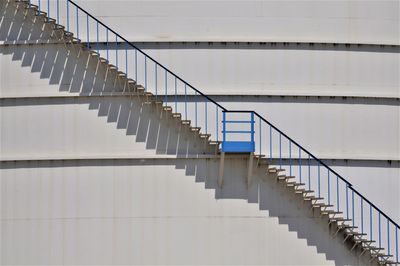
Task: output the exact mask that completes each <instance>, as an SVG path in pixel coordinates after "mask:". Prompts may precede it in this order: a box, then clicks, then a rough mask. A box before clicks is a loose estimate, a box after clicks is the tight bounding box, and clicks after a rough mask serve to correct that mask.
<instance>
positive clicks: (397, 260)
mask: <svg viewBox="0 0 400 266" xmlns="http://www.w3.org/2000/svg"><path fill="white" fill-rule="evenodd" d="M395 229H396V262H397V263H398V262H399V239H398V237H397V231H398V230H399V228H397V227H395Z"/></svg>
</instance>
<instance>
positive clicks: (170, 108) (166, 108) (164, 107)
mask: <svg viewBox="0 0 400 266" xmlns="http://www.w3.org/2000/svg"><path fill="white" fill-rule="evenodd" d="M163 110H164V111H171V110H172V107H171V106H163Z"/></svg>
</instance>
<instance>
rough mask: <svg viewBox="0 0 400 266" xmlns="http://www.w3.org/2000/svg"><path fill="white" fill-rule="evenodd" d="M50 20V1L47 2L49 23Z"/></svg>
mask: <svg viewBox="0 0 400 266" xmlns="http://www.w3.org/2000/svg"><path fill="white" fill-rule="evenodd" d="M49 20H50V0H47V21H49Z"/></svg>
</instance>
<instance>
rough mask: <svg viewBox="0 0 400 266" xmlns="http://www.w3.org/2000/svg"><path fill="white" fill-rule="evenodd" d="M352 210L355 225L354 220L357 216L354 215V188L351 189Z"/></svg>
mask: <svg viewBox="0 0 400 266" xmlns="http://www.w3.org/2000/svg"><path fill="white" fill-rule="evenodd" d="M351 212H352V216H351V217H352V219H351V220H352V222H353V226H354V222H355V219H354V218H355V216H354V190H351Z"/></svg>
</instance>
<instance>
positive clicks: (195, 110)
mask: <svg viewBox="0 0 400 266" xmlns="http://www.w3.org/2000/svg"><path fill="white" fill-rule="evenodd" d="M194 122H195V123H194V124H195V127H197V91H194Z"/></svg>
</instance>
